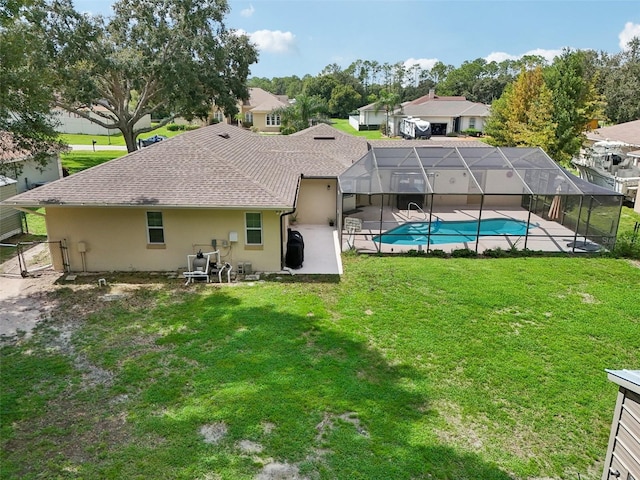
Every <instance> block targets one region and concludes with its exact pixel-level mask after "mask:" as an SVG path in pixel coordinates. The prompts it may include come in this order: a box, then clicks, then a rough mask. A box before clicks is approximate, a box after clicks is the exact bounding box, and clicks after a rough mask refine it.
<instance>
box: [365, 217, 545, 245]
mask: <svg viewBox="0 0 640 480" xmlns="http://www.w3.org/2000/svg"><path fill="white" fill-rule="evenodd" d="M534 227H537V225H535V224H531V225H530V228H534ZM526 233H527V222H523V221H522V220H512V219H509V218H487V219H482V220H480V236H485V235H525V234H526ZM477 234H478V221H477V220H456V221H440V220H438V221H436V222H433V224H432V225H431V236H430V237H429V222H409V223H405V224H404V225H400V226H399V227H396V228H394V229H392V230H388V231H386V232H385V233H383V234H382V235H376V236H375V237H373V241H374V242H376V243H378V242H382V243H386V244H391V245H426V244H427V239H428V240H429V244H431V245H438V244H443V243H461V242H475V241H476V238H477Z"/></svg>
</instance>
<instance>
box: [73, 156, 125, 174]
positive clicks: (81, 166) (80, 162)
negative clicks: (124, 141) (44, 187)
mask: <svg viewBox="0 0 640 480" xmlns="http://www.w3.org/2000/svg"><path fill="white" fill-rule="evenodd" d="M126 154H127V152H126V151H124V150H98V151H97V152H92V151H90V150H89V151H84V150H76V151H73V152H69V153H63V154H62V155H61V161H62V166H63V167H64V168H66V169H67V171H68V172H69V174H74V173H78V172H80V171H82V170H85V169H87V168H91V167H95V166H96V165H100V164H101V163H104V162H108V161H109V160H113V159H114V158H118V157H122V156H123V155H126Z"/></svg>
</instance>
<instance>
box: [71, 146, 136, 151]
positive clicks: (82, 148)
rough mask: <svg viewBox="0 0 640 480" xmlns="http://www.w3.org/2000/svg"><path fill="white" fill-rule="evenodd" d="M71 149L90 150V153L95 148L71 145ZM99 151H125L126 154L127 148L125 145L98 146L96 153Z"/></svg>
mask: <svg viewBox="0 0 640 480" xmlns="http://www.w3.org/2000/svg"><path fill="white" fill-rule="evenodd" d="M69 146H70V147H71V150H85V151H86V150H88V151H93V150H94V147H93V146H92V145H69ZM98 150H121V151H122V150H124V151H125V152H126V151H127V147H125V146H124V145H96V146H95V151H96V152H97V151H98Z"/></svg>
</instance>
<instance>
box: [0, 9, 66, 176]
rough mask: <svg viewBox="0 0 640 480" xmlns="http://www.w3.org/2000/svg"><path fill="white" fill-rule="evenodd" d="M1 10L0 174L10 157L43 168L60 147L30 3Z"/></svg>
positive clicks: (44, 59) (47, 71)
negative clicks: (23, 157) (21, 157)
mask: <svg viewBox="0 0 640 480" xmlns="http://www.w3.org/2000/svg"><path fill="white" fill-rule="evenodd" d="M3 5H4V7H3V9H2V10H1V11H0V135H1V136H2V137H1V138H0V150H1V151H3V153H4V155H2V156H0V173H1V172H3V171H4V168H3V167H4V162H5V160H7V159H9V158H10V157H12V156H14V155H21V154H23V153H24V152H28V154H29V155H30V156H31V157H32V158H33V159H34V160H35V161H36V162H38V163H39V164H41V165H44V164H46V163H47V162H48V161H49V158H50V156H51V155H54V154H56V153H58V152H60V151H61V150H63V149H64V147H65V145H64V144H63V143H62V142H61V141H60V140H58V133H57V132H56V131H55V121H54V119H53V118H52V117H51V115H50V112H51V106H52V105H53V99H54V96H53V93H54V90H53V88H52V83H53V82H52V80H51V76H52V71H51V70H50V69H49V65H48V61H47V56H46V54H45V52H44V51H43V50H42V48H41V43H40V38H39V36H38V35H37V32H36V31H35V30H34V29H33V27H32V23H31V20H32V19H33V17H34V12H35V8H36V7H37V6H38V5H39V3H38V2H36V1H35V0H32V1H28V0H14V1H12V2H8V3H4V2H3Z"/></svg>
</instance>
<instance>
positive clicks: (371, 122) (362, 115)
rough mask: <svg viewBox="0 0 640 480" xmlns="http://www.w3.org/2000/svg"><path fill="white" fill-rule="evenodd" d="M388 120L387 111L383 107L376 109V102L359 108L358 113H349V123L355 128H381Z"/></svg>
mask: <svg viewBox="0 0 640 480" xmlns="http://www.w3.org/2000/svg"><path fill="white" fill-rule="evenodd" d="M385 121H386V113H385V111H384V110H382V109H377V110H376V104H375V103H370V104H369V105H365V106H364V107H360V108H359V109H358V114H357V115H349V125H351V126H352V127H353V128H354V129H355V130H358V131H360V130H379V129H380V126H382V125H384V122H385Z"/></svg>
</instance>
